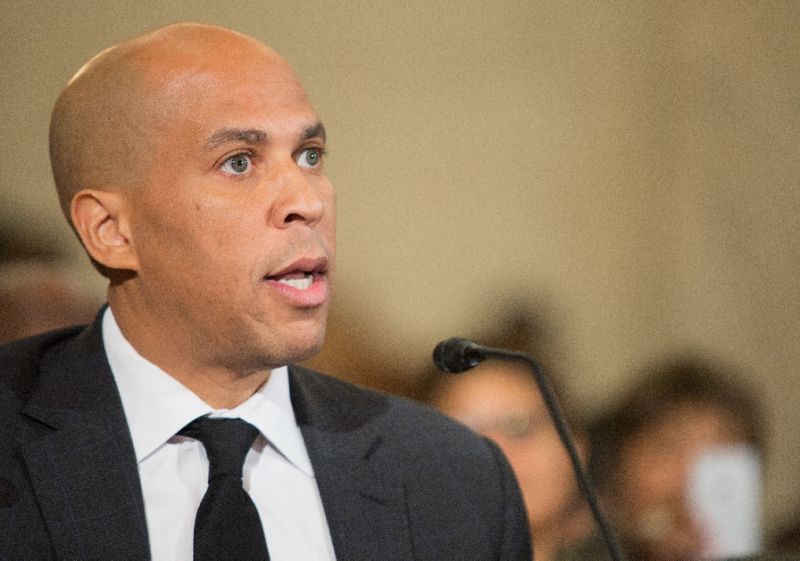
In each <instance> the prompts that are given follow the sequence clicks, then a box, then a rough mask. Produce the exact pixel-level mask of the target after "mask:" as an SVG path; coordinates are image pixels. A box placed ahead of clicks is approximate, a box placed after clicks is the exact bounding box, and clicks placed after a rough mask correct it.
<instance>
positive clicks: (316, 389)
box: [289, 366, 413, 560]
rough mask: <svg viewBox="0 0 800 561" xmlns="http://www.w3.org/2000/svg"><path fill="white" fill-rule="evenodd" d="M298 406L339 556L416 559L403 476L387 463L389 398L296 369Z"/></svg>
mask: <svg viewBox="0 0 800 561" xmlns="http://www.w3.org/2000/svg"><path fill="white" fill-rule="evenodd" d="M289 374H290V387H291V396H292V404H293V407H294V411H295V417H296V418H297V424H298V426H299V427H300V429H301V431H302V433H303V438H304V439H305V442H306V448H307V449H308V454H309V457H310V458H311V463H312V465H313V466H314V473H315V476H316V479H317V486H318V487H319V492H320V495H321V497H322V504H323V507H324V509H325V514H326V517H327V521H328V527H329V529H330V532H331V538H332V540H333V545H334V550H335V551H336V557H337V559H347V560H358V559H413V548H412V544H411V533H410V528H409V520H408V515H407V511H408V509H407V505H406V493H405V487H404V484H403V482H402V481H397V480H395V479H393V478H392V471H391V469H390V466H386V465H384V464H383V463H382V461H381V456H382V454H381V450H382V448H383V446H384V444H385V441H386V439H387V438H390V435H385V434H383V433H382V431H381V430H379V429H378V428H376V425H377V424H378V423H377V420H378V419H379V417H380V416H381V415H382V414H384V413H385V412H386V410H387V409H388V408H389V407H390V403H389V399H388V398H387V397H386V396H383V395H380V394H377V393H373V392H366V391H361V390H356V389H353V388H352V387H350V386H347V385H345V384H342V383H341V382H338V381H335V380H331V379H329V378H326V377H324V376H322V375H319V374H316V373H313V372H310V371H307V370H304V369H301V368H298V367H294V366H292V367H290V370H289Z"/></svg>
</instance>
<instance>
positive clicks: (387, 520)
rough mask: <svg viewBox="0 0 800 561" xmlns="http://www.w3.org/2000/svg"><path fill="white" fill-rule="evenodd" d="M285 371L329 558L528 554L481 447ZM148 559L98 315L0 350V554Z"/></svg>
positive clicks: (394, 405) (7, 559) (516, 504)
mask: <svg viewBox="0 0 800 561" xmlns="http://www.w3.org/2000/svg"><path fill="white" fill-rule="evenodd" d="M290 381H291V396H292V402H293V405H294V410H295V416H296V418H297V421H298V424H299V426H300V427H301V430H302V433H303V437H304V439H305V442H306V446H307V448H308V452H309V455H310V457H311V462H312V464H313V466H314V471H315V474H316V478H317V484H318V486H319V490H320V493H321V495H322V502H323V506H324V508H325V513H326V516H327V520H328V524H329V527H330V531H331V536H332V539H333V545H334V549H335V551H336V556H337V559H338V560H339V561H359V560H365V561H366V560H374V561H393V560H398V561H399V560H429V561H447V560H452V561H471V560H474V561H489V560H505V561H523V560H527V559H530V557H531V554H530V544H529V531H528V528H527V522H526V517H525V512H524V507H523V503H522V499H521V497H520V493H519V490H518V488H517V485H516V482H515V480H514V478H513V476H512V474H511V470H510V468H509V466H508V464H507V462H506V460H505V458H504V457H503V456H502V454H501V453H500V452H499V451H498V449H497V448H496V446H494V445H493V444H492V443H490V442H489V441H487V440H485V439H481V438H479V437H477V436H475V435H474V434H472V433H470V432H469V431H468V430H466V429H465V428H463V427H461V426H460V425H457V424H455V423H453V422H450V421H448V420H447V419H445V418H444V417H442V416H441V415H439V414H437V413H435V412H433V411H431V410H429V409H427V408H425V407H422V406H420V405H417V404H415V403H413V402H411V401H407V400H404V399H400V398H395V397H390V396H387V395H383V394H380V393H376V392H372V391H368V390H364V389H359V388H356V387H354V386H352V385H349V384H346V383H343V382H340V381H337V380H334V379H331V378H328V377H326V376H323V375H320V374H317V373H314V372H310V371H307V370H303V369H301V368H298V367H290ZM149 555H150V554H149V546H148V540H147V530H146V525H145V517H144V505H143V500H142V492H141V487H140V483H139V476H138V471H137V466H136V460H135V455H134V450H133V444H132V441H131V437H130V432H129V430H128V426H127V423H126V420H125V415H124V413H123V410H122V405H121V402H120V398H119V394H118V392H117V388H116V385H115V384H114V379H113V376H112V374H111V371H110V369H109V366H108V362H107V360H106V357H105V353H104V350H103V344H102V340H101V334H100V328H99V323H98V322H95V324H94V325H92V326H89V327H87V328H72V329H67V330H61V331H57V332H52V333H48V334H45V335H41V336H38V337H34V338H31V339H26V340H22V341H18V342H15V343H11V344H9V345H6V346H4V347H0V560H2V561H16V560H24V561H36V560H39V559H65V560H103V561H112V560H117V559H119V560H123V559H124V560H128V559H130V560H139V559H148V558H149ZM243 561H246V560H243Z"/></svg>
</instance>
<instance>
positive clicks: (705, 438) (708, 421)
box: [612, 403, 742, 561]
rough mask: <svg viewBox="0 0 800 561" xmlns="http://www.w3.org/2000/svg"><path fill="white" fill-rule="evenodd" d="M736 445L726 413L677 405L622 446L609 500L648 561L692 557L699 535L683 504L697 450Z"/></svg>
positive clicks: (700, 543)
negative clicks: (612, 491) (613, 489)
mask: <svg viewBox="0 0 800 561" xmlns="http://www.w3.org/2000/svg"><path fill="white" fill-rule="evenodd" d="M741 442H742V436H741V431H740V428H739V426H738V424H737V423H736V421H735V420H734V419H732V418H731V417H730V415H729V414H726V413H725V412H723V411H721V410H719V409H717V408H715V407H713V406H708V405H703V404H690V403H687V404H683V405H679V406H676V407H675V408H673V409H671V410H670V411H669V412H668V413H666V414H665V415H664V416H663V417H662V418H661V419H659V421H658V422H655V423H652V424H650V425H648V426H646V427H645V428H643V429H642V430H641V431H640V432H639V433H638V434H637V435H636V436H634V437H633V438H632V439H631V440H630V441H629V442H628V443H627V444H626V445H625V446H623V448H622V451H621V457H620V469H619V472H618V479H617V480H616V484H617V485H616V487H615V492H616V493H615V494H616V497H614V498H612V499H613V500H614V502H615V503H616V504H617V510H618V511H619V514H620V515H621V523H622V528H621V529H622V531H623V532H624V533H625V535H626V536H628V538H630V539H631V540H632V541H633V542H634V543H635V545H636V547H637V548H638V550H639V551H638V552H637V553H638V554H639V555H641V556H643V557H644V558H646V559H648V560H653V561H662V560H663V561H679V560H688V559H696V558H698V557H699V556H700V555H701V554H702V552H703V550H704V548H705V543H704V536H703V534H702V530H701V528H700V527H699V525H698V523H697V522H696V521H695V520H694V519H693V516H692V514H691V510H690V506H689V497H688V483H689V476H690V470H691V469H692V467H693V466H694V465H695V463H696V461H697V460H698V459H699V457H700V455H701V453H702V452H704V451H707V450H710V449H712V448H718V447H720V446H726V445H733V444H738V443H741Z"/></svg>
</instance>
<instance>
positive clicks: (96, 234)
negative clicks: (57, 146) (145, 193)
mask: <svg viewBox="0 0 800 561" xmlns="http://www.w3.org/2000/svg"><path fill="white" fill-rule="evenodd" d="M70 215H71V218H72V224H73V226H74V227H75V230H76V231H77V233H78V236H79V237H80V239H81V242H83V246H84V247H85V248H86V251H87V252H88V253H89V255H90V256H91V257H92V259H94V260H95V261H97V262H98V263H100V264H101V265H103V266H105V267H107V268H108V269H117V270H128V271H137V270H138V269H139V260H138V258H137V256H136V251H135V248H134V246H133V243H132V239H131V232H130V224H129V217H128V212H127V207H126V204H125V199H124V197H123V196H122V195H121V194H119V193H114V192H111V191H98V190H95V189H84V190H82V191H79V192H78V193H76V194H75V196H74V197H73V198H72V204H71V205H70Z"/></svg>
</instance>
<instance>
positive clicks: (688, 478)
mask: <svg viewBox="0 0 800 561" xmlns="http://www.w3.org/2000/svg"><path fill="white" fill-rule="evenodd" d="M764 430H765V426H764V419H763V415H762V412H761V409H760V406H759V404H758V402H757V401H756V397H755V394H754V393H753V391H752V389H751V388H749V387H747V386H745V385H743V384H741V383H740V382H737V381H736V378H735V377H734V376H733V374H732V373H730V372H728V371H727V370H725V369H724V368H723V367H722V366H720V365H717V364H714V363H713V362H711V361H709V360H707V359H702V358H698V357H682V358H675V359H671V360H668V361H665V362H664V363H663V364H660V365H658V366H656V367H655V368H653V369H648V370H646V371H644V372H643V373H642V374H641V375H640V377H639V378H638V382H637V383H636V384H635V385H634V386H633V387H632V388H631V389H630V390H629V391H628V392H627V394H625V395H624V396H623V397H622V398H621V400H620V401H619V402H618V405H617V406H616V407H614V408H613V409H612V410H611V411H610V412H609V413H607V414H605V415H604V416H602V417H601V418H600V420H598V421H597V422H596V423H594V424H593V427H592V429H591V431H590V432H591V435H592V438H591V440H592V449H593V451H594V454H593V456H592V462H591V463H592V474H593V476H594V479H595V481H596V482H598V484H599V485H600V486H601V491H602V494H603V496H604V498H605V500H606V501H607V503H606V504H607V505H608V506H609V507H610V511H611V513H612V518H613V519H614V521H615V523H616V524H617V526H618V529H619V531H620V534H621V537H622V539H623V543H624V548H625V550H626V551H627V552H628V554H629V555H630V558H631V559H632V560H647V561H682V560H689V559H700V558H709V557H723V556H726V557H727V556H732V555H734V554H739V553H753V552H755V550H756V549H758V547H759V544H758V543H750V544H749V545H746V546H744V547H746V548H749V549H750V550H749V551H743V552H738V551H731V550H726V546H725V544H720V543H719V542H720V536H719V535H715V534H714V529H713V526H714V522H713V521H712V520H709V519H702V514H701V511H705V510H708V506H709V505H702V504H700V503H702V502H703V501H707V500H708V499H704V498H703V496H704V495H705V496H707V495H708V494H709V492H711V493H712V494H713V493H717V494H718V496H717V498H716V499H715V498H713V497H712V501H713V500H717V502H718V503H719V504H718V505H717V506H716V507H714V505H710V506H711V508H717V510H719V508H718V507H719V506H720V505H722V506H723V508H724V509H726V511H725V512H722V513H721V514H722V515H724V516H725V517H726V519H727V522H726V523H725V526H726V527H724V528H722V529H721V530H722V532H726V531H736V532H738V533H739V536H734V538H745V537H746V536H749V538H748V539H749V540H750V541H751V542H753V541H755V542H757V541H758V539H759V532H760V529H759V527H758V526H759V509H760V487H761V478H760V472H759V469H758V464H759V461H758V458H760V457H762V456H763V452H764ZM753 458H755V461H753ZM703 462H705V463H703ZM703 465H705V466H706V467H707V468H708V467H709V466H710V468H711V470H712V471H711V472H709V473H712V472H713V470H714V469H716V470H717V471H716V472H713V475H712V480H710V481H706V482H705V483H701V484H700V485H699V486H698V481H699V479H698V477H699V476H700V474H701V473H702V472H701V469H702V466H703ZM714 466H716V467H714ZM720 470H721V471H720ZM706 471H707V472H708V469H706ZM714 478H715V479H714ZM715 487H716V488H715ZM719 491H724V494H723V496H719V493H718V492H719ZM719 501H722V503H720V502H719ZM723 503H724V504H723ZM733 547H738V546H733Z"/></svg>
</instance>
